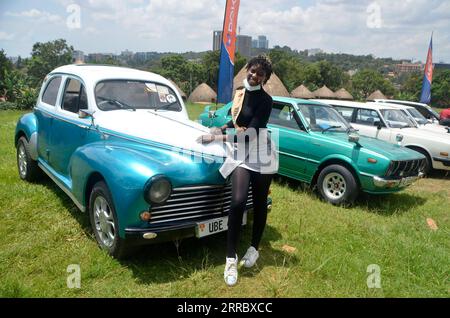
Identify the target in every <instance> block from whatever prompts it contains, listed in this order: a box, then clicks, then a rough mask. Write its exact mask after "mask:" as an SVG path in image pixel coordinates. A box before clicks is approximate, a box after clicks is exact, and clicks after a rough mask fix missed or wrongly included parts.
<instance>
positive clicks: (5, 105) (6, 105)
mask: <svg viewBox="0 0 450 318" xmlns="http://www.w3.org/2000/svg"><path fill="white" fill-rule="evenodd" d="M15 109H19V108H18V107H17V105H16V104H15V103H12V102H0V110H15Z"/></svg>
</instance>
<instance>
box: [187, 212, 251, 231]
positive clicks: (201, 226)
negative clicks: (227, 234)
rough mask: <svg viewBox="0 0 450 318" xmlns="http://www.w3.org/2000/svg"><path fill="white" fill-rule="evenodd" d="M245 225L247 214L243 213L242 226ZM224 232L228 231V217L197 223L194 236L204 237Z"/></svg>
mask: <svg viewBox="0 0 450 318" xmlns="http://www.w3.org/2000/svg"><path fill="white" fill-rule="evenodd" d="M245 224H247V212H245V213H244V217H243V218H242V225H245ZM226 230H228V216H224V217H221V218H217V219H212V220H207V221H204V222H198V223H197V227H196V228H195V235H196V236H197V237H204V236H208V235H211V234H215V233H219V232H223V231H226Z"/></svg>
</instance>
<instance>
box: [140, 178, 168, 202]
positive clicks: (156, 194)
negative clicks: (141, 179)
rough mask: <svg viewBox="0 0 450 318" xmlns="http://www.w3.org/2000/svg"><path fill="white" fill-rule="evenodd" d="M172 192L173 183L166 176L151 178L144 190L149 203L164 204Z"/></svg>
mask: <svg viewBox="0 0 450 318" xmlns="http://www.w3.org/2000/svg"><path fill="white" fill-rule="evenodd" d="M171 193H172V185H171V184H170V181H169V180H168V179H167V178H166V177H164V176H155V177H153V178H151V179H150V180H149V182H148V183H147V186H146V187H145V190H144V197H145V200H146V201H147V202H148V203H156V204H162V203H164V202H165V201H166V200H167V199H168V198H169V197H170V194H171Z"/></svg>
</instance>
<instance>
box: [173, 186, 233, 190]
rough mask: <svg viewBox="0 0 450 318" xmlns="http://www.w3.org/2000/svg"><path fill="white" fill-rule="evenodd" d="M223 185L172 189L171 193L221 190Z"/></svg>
mask: <svg viewBox="0 0 450 318" xmlns="http://www.w3.org/2000/svg"><path fill="white" fill-rule="evenodd" d="M228 187H229V188H231V186H225V188H228ZM223 188H224V186H223V185H205V186H197V187H182V188H174V189H173V191H191V190H210V189H223Z"/></svg>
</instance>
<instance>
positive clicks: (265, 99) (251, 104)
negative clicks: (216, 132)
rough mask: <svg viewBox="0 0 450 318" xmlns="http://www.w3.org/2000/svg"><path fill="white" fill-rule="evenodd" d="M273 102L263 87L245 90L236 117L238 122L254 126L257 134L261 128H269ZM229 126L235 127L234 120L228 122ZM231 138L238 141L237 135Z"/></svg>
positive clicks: (245, 125) (246, 126) (248, 126)
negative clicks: (239, 110)
mask: <svg viewBox="0 0 450 318" xmlns="http://www.w3.org/2000/svg"><path fill="white" fill-rule="evenodd" d="M272 104H273V100H272V97H271V96H270V95H269V94H267V93H266V91H264V89H263V88H262V87H261V89H258V90H255V91H248V90H245V95H244V101H243V103H242V109H241V112H240V113H239V116H238V117H237V119H236V124H237V125H238V126H240V127H245V128H247V129H249V128H254V129H256V134H259V129H261V128H267V122H268V121H269V116H270V113H271V111H272ZM227 127H228V128H234V124H233V120H230V121H229V122H228V123H227ZM230 138H232V139H233V141H234V142H237V136H236V135H230ZM230 141H231V140H230Z"/></svg>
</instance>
